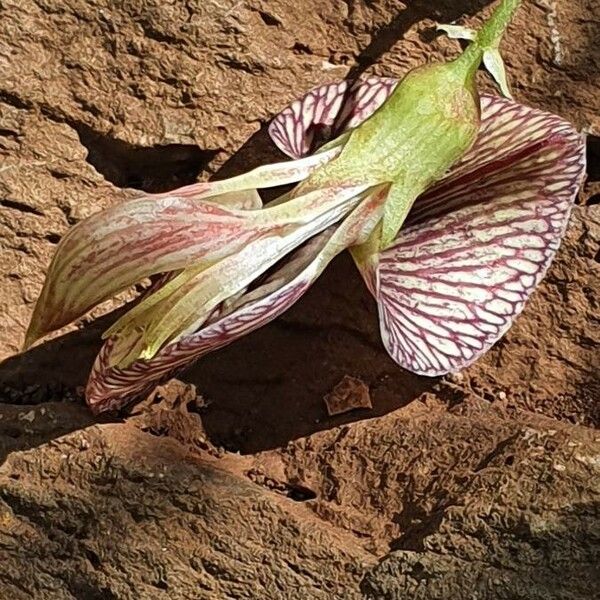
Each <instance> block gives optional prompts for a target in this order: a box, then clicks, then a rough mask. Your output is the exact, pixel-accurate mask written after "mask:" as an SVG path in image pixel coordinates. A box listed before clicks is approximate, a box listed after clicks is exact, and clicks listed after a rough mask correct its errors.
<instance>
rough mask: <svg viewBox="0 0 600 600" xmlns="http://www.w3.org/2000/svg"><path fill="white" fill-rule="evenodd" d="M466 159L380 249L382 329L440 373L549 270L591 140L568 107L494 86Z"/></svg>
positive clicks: (420, 368) (516, 307)
mask: <svg viewBox="0 0 600 600" xmlns="http://www.w3.org/2000/svg"><path fill="white" fill-rule="evenodd" d="M482 112H483V114H482V119H483V123H482V128H481V132H480V136H479V138H478V140H477V142H476V144H475V146H474V147H473V149H472V150H471V151H469V153H468V154H467V155H466V156H465V157H464V159H463V160H462V161H461V163H460V164H459V165H457V166H456V168H455V169H453V170H452V172H451V173H450V174H449V175H448V176H447V177H446V178H445V180H443V181H441V182H440V183H439V184H437V185H436V186H435V187H434V188H432V189H431V190H430V191H428V192H427V193H426V194H425V195H424V196H422V197H421V198H420V199H419V200H417V202H416V203H415V207H414V209H413V211H412V212H411V215H410V219H409V222H408V223H409V224H408V227H407V228H406V229H402V230H401V232H400V235H399V237H398V239H397V243H396V244H395V245H394V246H393V247H391V248H390V249H388V250H386V251H385V252H384V253H383V254H382V255H381V256H380V259H379V265H378V267H377V269H376V276H374V274H373V273H372V272H371V273H364V276H365V279H366V280H367V281H368V282H369V281H370V282H371V288H372V289H373V288H375V289H376V296H377V301H378V305H379V312H380V325H381V334H382V338H383V341H384V344H385V346H386V348H387V350H388V352H389V353H390V355H391V356H392V358H393V359H394V360H395V361H396V362H397V363H398V364H400V365H401V366H403V367H405V368H406V369H408V370H410V371H413V372H415V373H420V374H423V375H429V376H435V375H442V374H444V373H448V372H453V371H457V370H459V369H462V368H464V367H465V366H467V365H469V364H470V363H472V362H473V361H474V360H476V359H477V358H478V357H480V356H481V355H482V354H483V353H484V352H486V351H487V350H488V349H489V348H490V346H492V345H493V344H494V343H495V342H496V341H497V340H498V339H499V338H500V337H501V336H502V335H503V334H504V333H505V332H506V331H507V330H508V328H509V327H510V326H511V323H512V321H513V319H514V318H515V317H516V316H517V315H518V314H519V313H520V312H521V310H522V309H523V306H524V303H525V301H526V300H527V298H528V297H529V295H530V294H531V292H532V291H533V290H534V289H535V287H536V286H537V284H538V283H539V282H540V280H541V279H542V277H543V276H544V273H545V272H546V270H547V268H548V266H549V264H550V262H551V260H552V258H553V256H554V254H555V252H556V250H557V248H558V246H559V244H560V240H561V238H562V235H563V233H564V230H565V227H566V224H567V221H568V217H569V213H570V210H571V206H572V203H573V200H574V198H575V195H576V193H577V190H578V187H579V184H580V182H581V180H582V177H583V173H584V167H585V165H584V162H585V154H584V143H583V140H582V138H581V136H580V135H579V134H578V133H577V132H576V131H575V130H574V129H573V128H572V126H571V125H570V124H569V123H567V122H566V121H563V120H562V119H560V118H559V117H556V116H554V115H551V114H548V113H545V112H541V111H539V110H535V109H532V108H528V107H525V106H522V105H519V104H516V103H514V102H512V101H509V100H505V99H501V98H492V97H489V96H487V97H484V98H483V99H482Z"/></svg>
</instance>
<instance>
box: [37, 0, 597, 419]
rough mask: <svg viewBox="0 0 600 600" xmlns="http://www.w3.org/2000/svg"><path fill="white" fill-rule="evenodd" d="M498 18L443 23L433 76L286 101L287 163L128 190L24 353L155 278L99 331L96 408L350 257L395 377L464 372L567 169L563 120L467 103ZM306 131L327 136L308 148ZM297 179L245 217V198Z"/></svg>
mask: <svg viewBox="0 0 600 600" xmlns="http://www.w3.org/2000/svg"><path fill="white" fill-rule="evenodd" d="M517 6H518V2H516V1H515V0H503V2H502V3H501V4H500V6H499V8H498V10H497V11H496V13H495V14H494V16H493V17H492V18H491V19H490V21H488V24H487V25H486V26H484V28H483V29H482V30H481V31H480V33H479V34H477V35H475V34H472V33H471V32H466V33H465V30H463V29H457V28H455V27H454V28H449V29H450V33H451V34H453V35H459V34H460V35H462V36H463V37H469V38H470V39H474V41H473V43H472V44H471V46H469V48H467V50H466V51H465V53H464V54H463V55H462V56H461V57H459V59H457V60H456V61H453V62H452V63H447V64H445V65H441V66H440V65H428V66H426V67H421V68H420V69H417V70H415V71H413V72H411V73H410V74H409V75H408V76H407V77H406V78H405V79H403V80H402V83H401V84H400V85H398V82H396V81H395V80H392V79H386V78H375V77H372V78H370V79H368V80H366V81H364V82H358V83H356V84H355V85H353V86H350V84H348V83H347V82H342V83H337V84H330V85H325V86H321V87H319V88H316V89H315V90H312V91H311V92H309V93H308V94H306V95H305V96H304V97H303V98H301V99H299V100H296V101H295V102H293V103H292V104H291V105H290V106H289V107H288V108H286V109H285V110H283V112H282V113H281V114H280V115H278V116H277V117H276V118H275V119H274V121H273V122H272V124H271V126H270V128H269V131H270V134H271V137H272V139H273V140H274V142H275V143H276V145H277V146H278V147H279V148H280V149H281V150H282V151H283V152H284V153H286V154H287V155H288V156H290V157H291V158H292V159H294V160H292V161H288V162H284V163H278V164H274V165H268V166H265V167H260V168H258V169H256V170H254V171H251V172H249V173H246V174H244V175H241V176H239V177H234V178H232V179H228V180H225V181H219V182H213V183H199V184H195V185H192V186H188V187H185V188H181V189H179V190H174V191H173V192H169V193H166V194H158V195H148V194H146V195H143V196H142V197H140V198H136V199H133V200H129V201H127V202H124V203H122V204H120V205H117V206H114V207H111V208H109V209H108V210H106V211H103V212H101V213H98V214H97V215H94V216H92V217H91V218H90V219H88V220H86V221H84V222H82V223H80V224H79V225H77V226H76V227H75V228H74V229H73V230H71V232H69V234H68V235H67V236H65V238H64V239H63V241H62V242H61V244H60V246H59V248H58V250H57V253H56V256H55V258H54V260H53V263H52V265H51V267H50V270H49V273H48V276H47V280H46V284H45V286H44V289H43V291H42V294H41V296H40V299H39V300H38V304H37V306H36V311H35V313H34V316H33V318H32V323H31V325H30V330H29V335H28V342H32V341H34V340H35V339H37V338H38V337H40V336H42V335H44V334H45V333H47V332H49V331H51V330H54V329H57V328H59V327H61V326H63V325H65V324H67V323H69V322H71V321H72V320H74V319H76V318H78V317H79V316H81V315H82V314H84V313H85V312H87V311H88V310H89V309H90V308H92V307H93V306H95V305H97V304H98V303H99V302H101V301H103V300H105V299H107V298H109V297H111V296H113V295H114V294H115V293H117V292H118V291H120V290H122V289H125V288H126V287H128V286H130V285H132V284H134V283H136V282H138V281H140V280H141V279H143V278H144V277H147V276H150V275H157V274H163V275H162V277H161V278H160V280H159V281H158V283H156V284H155V285H154V286H153V287H152V289H151V290H150V291H149V292H148V293H147V294H146V295H145V296H144V297H143V298H142V299H141V301H140V302H139V303H138V304H136V305H135V306H134V307H133V308H132V309H131V310H130V311H129V312H128V313H126V314H125V315H124V316H123V317H122V318H121V319H119V320H118V321H117V322H116V323H115V324H114V325H113V326H112V327H111V328H110V329H109V330H108V331H107V332H106V334H105V337H106V341H105V344H104V346H103V348H102V349H101V351H100V353H99V355H98V357H97V359H96V362H95V364H94V366H93V368H92V372H91V374H90V378H89V381H88V385H87V388H86V398H87V402H88V404H89V406H90V407H91V409H92V410H93V411H94V412H102V411H104V410H109V409H115V408H118V407H120V406H122V405H123V404H124V403H126V402H128V401H129V400H131V399H133V398H135V397H137V396H139V395H141V394H143V393H145V392H146V391H148V390H149V389H151V388H152V387H154V386H155V385H157V384H159V383H160V382H161V381H163V380H164V379H166V378H168V377H171V376H173V374H174V373H176V372H177V371H179V370H181V369H183V368H184V367H186V366H187V365H188V364H189V363H190V362H192V361H194V360H196V359H198V358H199V357H200V356H202V355H204V354H206V353H208V352H210V351H213V350H215V349H217V348H220V347H222V346H224V345H226V344H229V343H231V342H233V341H234V340H235V339H237V338H239V337H241V336H242V335H245V334H246V333H249V332H250V331H252V330H254V329H256V328H258V327H260V326H262V325H264V324H266V323H268V322H269V321H271V320H273V319H275V318H276V317H277V316H278V315H280V314H281V313H282V312H283V311H285V310H286V309H287V308H289V307H290V306H291V305H292V304H293V303H294V302H295V301H296V300H298V299H299V298H300V297H301V296H302V295H303V294H304V293H305V292H306V290H307V289H308V288H309V287H310V286H311V284H312V283H313V282H314V281H315V279H316V278H317V277H318V276H319V275H320V274H321V273H322V271H323V270H324V268H325V267H326V266H327V264H328V263H329V262H330V261H331V260H332V258H333V257H334V256H336V255H337V254H338V253H340V252H341V251H343V250H345V249H347V248H350V250H351V252H352V255H353V257H354V259H355V262H356V264H357V266H358V268H359V270H360V272H361V274H362V276H363V278H364V280H365V282H366V284H367V286H368V287H369V290H370V291H371V292H372V294H373V295H374V297H375V299H376V301H377V304H378V308H379V317H380V329H381V335H382V340H383V343H384V345H385V347H386V349H387V351H388V352H389V354H390V356H391V357H392V358H393V359H394V360H395V361H396V362H397V363H398V364H399V365H401V366H402V367H404V368H406V369H408V370H410V371H413V372H415V373H420V374H423V375H429V376H434V375H441V374H444V373H448V372H452V371H457V370H459V369H462V368H464V367H465V366H467V365H468V364H470V363H471V362H473V361H474V360H476V359H477V358H478V357H479V356H481V355H482V354H483V353H484V352H486V351H487V350H488V349H489V348H490V347H491V346H492V345H493V344H494V343H495V342H496V341H497V340H498V339H499V338H500V337H501V336H502V335H503V334H504V333H505V332H506V331H507V330H508V328H509V327H510V325H511V323H512V321H513V320H514V318H515V317H516V316H517V315H518V314H519V313H520V312H521V310H522V309H523V306H524V303H525V301H526V299H527V298H528V296H529V295H530V294H531V292H532V291H533V289H535V287H536V285H537V284H538V283H539V282H540V280H541V279H542V277H543V275H544V273H545V271H546V269H547V268H548V266H549V264H550V262H551V260H552V257H553V256H554V253H555V252H556V249H557V248H558V245H559V243H560V240H561V238H562V235H563V233H564V230H565V227H566V224H567V221H568V216H569V212H570V209H571V206H572V203H573V199H574V197H575V195H576V193H577V189H578V186H579V184H580V182H581V179H582V177H583V173H584V160H585V159H584V144H583V139H582V137H581V136H580V135H579V134H578V133H577V132H576V131H575V130H574V129H573V128H572V126H571V125H570V124H569V123H567V122H566V121H564V120H562V119H560V118H559V117H557V116H555V115H551V114H549V113H545V112H542V111H539V110H536V109H533V108H528V107H525V106H523V105H521V104H518V103H516V102H514V101H512V100H509V99H504V98H500V97H493V96H482V97H481V98H479V95H478V94H477V90H476V88H475V83H474V81H475V79H474V77H475V69H476V67H477V65H479V63H480V62H481V61H482V60H484V61H485V62H486V65H488V66H490V65H491V68H490V70H491V71H492V73H493V74H494V75H495V77H496V79H497V80H498V81H499V83H500V85H501V88H502V89H506V81H505V76H504V72H503V69H502V63H501V61H500V59H499V54H498V52H497V46H498V43H499V40H500V36H501V33H502V31H503V29H504V27H505V25H506V22H507V20H508V19H509V18H510V14H512V11H513V10H514V9H515V8H516V7H517ZM502 19H503V20H502ZM492 34H493V35H492ZM464 57H466V58H464ZM486 57H487V60H486ZM457 65H458V66H457ZM473 65H475V67H474V66H473ZM388 98H389V102H386V100H387V99H388ZM318 131H320V132H321V133H323V132H329V133H330V134H331V135H330V137H331V141H330V142H329V143H327V144H325V146H323V147H322V148H321V149H320V150H318V151H316V152H313V153H312V154H311V151H313V148H312V142H313V139H314V135H315V133H316V132H318ZM450 167H451V168H450ZM449 168H450V169H449ZM297 182H300V183H299V184H298V185H297V186H296V187H295V188H294V189H293V190H292V191H291V192H289V193H286V194H284V195H282V196H281V197H279V198H278V199H277V200H275V201H274V202H272V203H270V204H268V205H267V206H265V207H262V202H261V201H260V197H259V196H258V194H257V191H256V190H257V188H261V187H270V186H278V185H283V184H289V183H297Z"/></svg>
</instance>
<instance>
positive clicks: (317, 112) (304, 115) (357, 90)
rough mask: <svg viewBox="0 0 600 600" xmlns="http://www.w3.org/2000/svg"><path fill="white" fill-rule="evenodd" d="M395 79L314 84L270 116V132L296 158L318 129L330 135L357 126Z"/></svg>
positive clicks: (308, 148)
mask: <svg viewBox="0 0 600 600" xmlns="http://www.w3.org/2000/svg"><path fill="white" fill-rule="evenodd" d="M397 83H398V81H397V80H396V79H391V78H388V77H369V78H368V79H366V80H365V81H358V82H356V83H354V84H353V85H350V84H349V83H348V82H347V81H341V82H339V83H330V84H327V85H322V86H319V87H316V88H314V89H312V90H311V91H310V92H308V93H307V94H305V95H304V96H302V98H300V99H298V100H294V102H292V103H291V104H290V105H289V106H288V107H286V108H284V109H283V110H282V111H281V112H280V113H279V114H278V115H277V116H276V117H275V118H274V119H273V121H272V122H271V124H270V125H269V135H270V136H271V139H272V140H273V142H274V143H275V145H276V146H277V147H278V148H279V149H280V150H281V151H282V152H284V153H285V154H287V155H288V156H290V157H292V158H296V159H298V158H300V157H302V156H305V155H306V154H308V153H309V152H311V150H312V143H313V139H314V136H315V133H316V132H317V131H320V130H321V131H323V130H325V132H326V133H329V134H330V135H329V136H328V137H333V136H336V135H338V134H339V133H341V132H342V131H344V130H346V129H348V128H353V127H356V126H357V125H359V124H360V123H362V122H363V121H364V120H365V119H367V118H368V117H370V116H371V115H372V114H373V113H374V112H375V111H376V110H377V109H378V108H379V107H380V106H381V105H382V104H383V103H384V101H385V100H386V98H387V97H388V96H389V95H390V93H391V92H392V90H393V89H394V87H395V86H396V84H397ZM326 137H327V136H326Z"/></svg>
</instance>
